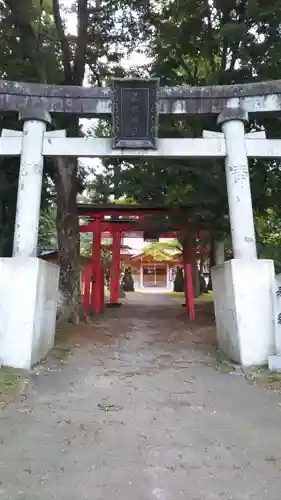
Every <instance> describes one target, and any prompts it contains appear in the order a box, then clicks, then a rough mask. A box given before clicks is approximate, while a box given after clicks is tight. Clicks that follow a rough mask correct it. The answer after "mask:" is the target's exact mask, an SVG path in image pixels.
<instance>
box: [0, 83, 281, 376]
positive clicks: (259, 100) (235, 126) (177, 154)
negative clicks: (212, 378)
mask: <svg viewBox="0 0 281 500" xmlns="http://www.w3.org/2000/svg"><path fill="white" fill-rule="evenodd" d="M0 111H2V112H19V114H20V119H21V121H22V122H23V132H22V133H21V132H15V131H8V130H3V131H2V135H1V138H0V156H4V157H7V156H21V162H20V175H19V187H18V200H17V213H16V224H15V235H14V252H13V258H11V259H1V260H0V273H1V284H0V312H1V321H0V325H1V326H0V357H1V360H2V362H3V363H4V364H7V365H10V366H14V367H18V368H29V367H30V366H31V365H32V364H33V363H35V362H36V361H38V360H39V359H40V358H41V357H42V356H44V355H45V354H46V352H47V351H48V350H49V349H50V348H51V347H52V345H53V338H54V328H55V316H56V305H57V297H58V274H59V271H58V268H57V267H56V266H52V265H51V264H48V263H45V262H43V261H41V260H40V259H37V257H36V247H37V236H38V222H39V210H40V195H41V183H42V173H43V160H44V157H56V156H65V157H70V156H74V157H119V158H134V157H142V156H146V157H158V158H187V157H195V158H196V157H206V158H225V169H226V180H227V194H228V202H229V212H230V223H231V233H232V241H233V251H234V259H232V260H231V261H228V262H225V263H221V264H220V265H218V266H216V267H215V268H213V270H212V279H213V288H214V294H215V313H216V324H217V336H218V342H219V346H220V348H221V349H222V350H223V351H224V352H225V353H226V354H227V355H228V356H229V357H230V358H232V359H233V360H234V361H237V362H239V363H242V364H243V365H251V364H263V363H265V362H266V361H267V359H268V356H270V355H273V354H275V353H276V346H277V342H276V338H275V336H276V331H277V330H276V311H275V309H276V300H275V299H276V297H275V295H276V294H275V277H274V266H273V262H272V261H270V260H258V259H257V252H256V242H255V231H254V222H253V210H252V202H251V191H250V180H249V170H248V157H259V158H280V157H281V140H267V139H266V138H265V133H263V132H259V133H253V134H246V135H245V131H244V124H245V122H246V121H247V119H248V113H263V112H280V111H281V81H276V82H266V83H257V84H252V83H251V84H246V85H233V86H221V87H198V88H197V87H194V88H181V87H178V88H158V81H157V80H155V79H152V80H139V79H138V80H114V81H113V85H112V88H80V87H67V86H65V87H59V86H58V87H57V86H53V85H39V84H28V83H18V82H7V81H0ZM60 113H65V114H67V113H69V114H76V115H79V116H81V117H95V118H98V117H109V118H110V117H111V118H112V121H113V130H114V134H113V138H111V139H110V138H109V139H99V138H66V134H65V132H64V131H52V132H47V131H46V129H47V125H49V124H50V123H51V118H50V114H60ZM169 114H172V115H177V116H179V117H182V118H183V117H185V116H189V115H192V114H212V115H216V116H217V117H218V123H219V124H220V125H221V127H222V134H215V133H213V132H208V131H207V132H205V133H204V136H203V138H196V139H158V138H157V121H158V116H161V115H169ZM278 354H279V353H278Z"/></svg>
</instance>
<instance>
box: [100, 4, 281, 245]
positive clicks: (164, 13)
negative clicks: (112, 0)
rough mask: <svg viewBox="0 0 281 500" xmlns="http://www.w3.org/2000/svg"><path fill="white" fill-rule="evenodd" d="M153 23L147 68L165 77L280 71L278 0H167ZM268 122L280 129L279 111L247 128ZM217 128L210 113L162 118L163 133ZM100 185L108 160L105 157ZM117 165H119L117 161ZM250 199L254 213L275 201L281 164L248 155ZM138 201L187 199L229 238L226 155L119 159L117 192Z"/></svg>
mask: <svg viewBox="0 0 281 500" xmlns="http://www.w3.org/2000/svg"><path fill="white" fill-rule="evenodd" d="M151 22H152V24H153V26H154V30H153V37H152V38H151V40H150V41H149V50H148V55H149V56H151V57H152V58H153V64H152V68H151V75H152V76H158V77H160V82H161V84H162V85H169V86H175V85H223V84H235V83H243V82H249V81H260V80H268V79H273V78H278V77H279V60H280V55H281V54H280V51H281V43H280V42H281V40H280V37H281V32H280V23H281V6H280V2H278V0H270V1H269V2H265V0H251V1H246V0H213V1H211V2H208V1H206V0H167V1H165V2H162V3H161V5H160V6H159V9H158V12H157V15H154V16H151ZM261 127H265V128H266V130H267V133H268V135H269V136H279V137H280V134H281V128H280V121H279V119H276V118H275V119H272V118H271V117H266V118H264V117H258V118H257V117H255V118H254V119H252V120H251V121H250V123H249V126H248V129H249V130H253V129H259V128H261ZM203 129H211V130H218V128H217V125H216V122H215V118H213V117H204V116H195V117H192V118H190V119H189V120H182V119H177V118H174V117H173V118H171V117H167V118H165V119H162V120H161V123H160V130H159V133H160V136H161V137H201V136H202V131H203ZM104 165H105V169H106V173H105V176H104V177H103V183H104V186H105V185H106V184H107V183H108V182H109V178H110V179H111V177H110V175H109V174H108V172H110V169H111V168H112V162H111V163H110V165H109V164H108V162H107V163H105V164H104ZM115 168H116V167H115ZM250 174H251V188H252V198H253V205H254V209H255V212H256V214H257V215H262V214H265V213H266V210H267V208H268V207H270V206H273V205H274V206H277V204H278V203H279V202H278V200H277V197H276V193H278V192H279V191H280V187H281V186H280V170H279V169H277V168H276V166H275V164H274V163H273V162H271V161H263V160H262V161H261V160H253V161H251V162H250ZM120 191H122V192H123V193H124V194H125V195H127V196H132V197H133V198H134V199H135V200H136V202H138V203H142V202H152V203H155V204H165V205H166V204H167V205H173V204H174V205H175V204H182V205H188V206H189V207H190V208H189V210H188V212H187V216H188V218H189V220H191V221H193V222H194V223H195V225H198V226H199V225H202V224H203V225H204V226H205V227H208V228H209V229H210V231H211V232H212V234H213V236H214V237H217V238H227V236H228V235H229V216H228V203H227V192H226V182H225V174H224V168H223V162H222V161H219V160H216V161H213V160H208V161H206V160H201V159H197V160H186V159H185V160H175V161H172V160H167V161H164V160H163V159H161V160H157V159H156V160H146V159H143V158H142V159H140V160H137V161H134V162H131V163H124V162H122V163H121V162H119V183H118V193H119V196H120Z"/></svg>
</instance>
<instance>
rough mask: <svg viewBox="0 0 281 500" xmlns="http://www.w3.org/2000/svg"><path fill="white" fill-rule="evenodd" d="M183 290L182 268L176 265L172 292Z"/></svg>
mask: <svg viewBox="0 0 281 500" xmlns="http://www.w3.org/2000/svg"><path fill="white" fill-rule="evenodd" d="M183 291H184V278H183V269H181V268H180V267H177V272H176V276H175V280H174V292H183Z"/></svg>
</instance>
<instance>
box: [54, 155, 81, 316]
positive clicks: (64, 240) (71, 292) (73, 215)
mask: <svg viewBox="0 0 281 500" xmlns="http://www.w3.org/2000/svg"><path fill="white" fill-rule="evenodd" d="M56 168H57V174H56V191H57V221H56V222H57V233H58V248H59V265H60V287H59V288H60V301H61V305H60V309H61V311H60V312H61V315H62V316H63V317H64V319H68V320H69V321H71V322H73V323H75V324H78V323H79V322H80V321H81V320H82V321H83V320H84V321H85V320H86V314H85V312H84V310H83V307H82V300H81V290H80V244H79V242H80V234H79V224H78V218H77V210H76V189H77V159H76V158H67V159H65V158H58V159H57V167H56Z"/></svg>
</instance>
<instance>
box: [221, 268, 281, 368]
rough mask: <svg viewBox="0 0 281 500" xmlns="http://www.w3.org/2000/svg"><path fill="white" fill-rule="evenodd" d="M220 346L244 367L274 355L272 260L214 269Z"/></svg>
mask: <svg viewBox="0 0 281 500" xmlns="http://www.w3.org/2000/svg"><path fill="white" fill-rule="evenodd" d="M212 284H213V291H214V304H215V315H216V329H217V339H218V345H219V348H220V349H221V351H223V352H224V353H225V354H226V355H227V356H228V357H229V358H230V359H231V360H233V361H235V362H236V363H240V364H241V365H243V366H251V365H264V364H266V363H267V362H268V356H271V355H273V354H275V287H276V285H275V275H274V265H273V261H271V260H258V259H257V260H250V261H244V260H240V259H232V260H230V261H227V262H225V263H224V264H222V265H220V266H215V267H213V268H212Z"/></svg>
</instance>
